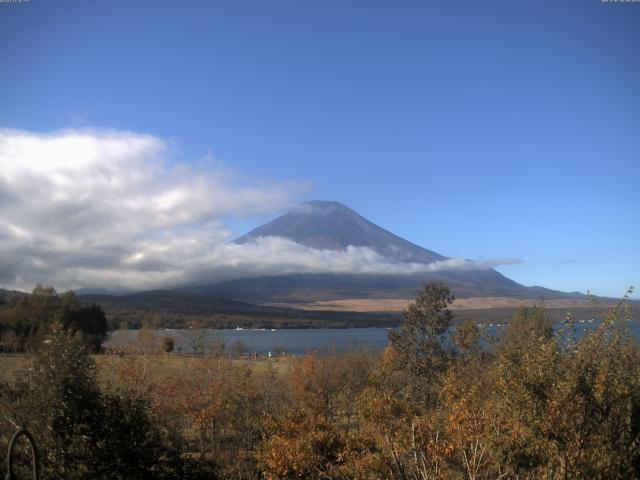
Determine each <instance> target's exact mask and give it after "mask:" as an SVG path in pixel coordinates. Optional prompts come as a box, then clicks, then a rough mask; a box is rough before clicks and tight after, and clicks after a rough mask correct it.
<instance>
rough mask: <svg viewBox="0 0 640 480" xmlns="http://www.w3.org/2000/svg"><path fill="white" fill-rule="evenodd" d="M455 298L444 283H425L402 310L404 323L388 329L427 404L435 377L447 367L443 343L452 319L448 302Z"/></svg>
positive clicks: (390, 337) (428, 403)
mask: <svg viewBox="0 0 640 480" xmlns="http://www.w3.org/2000/svg"><path fill="white" fill-rule="evenodd" d="M454 299H455V297H454V296H453V295H452V294H451V292H450V290H449V287H447V286H446V285H445V284H443V283H440V282H432V283H427V284H426V285H425V286H424V289H423V291H422V292H421V293H420V295H418V297H417V298H416V300H415V301H414V302H413V303H411V304H410V305H409V306H408V307H407V309H406V310H405V311H403V312H402V315H403V317H404V323H403V324H402V326H401V327H400V329H399V330H397V331H392V332H390V333H389V341H390V342H391V345H392V347H393V348H394V350H396V352H397V353H398V360H399V361H400V363H401V365H402V367H403V368H405V369H407V370H408V371H409V372H410V373H411V375H413V376H414V378H415V381H416V387H418V391H419V390H422V392H421V396H422V397H423V399H424V400H426V401H427V407H428V406H429V405H430V403H432V402H433V400H434V398H433V391H434V387H435V385H433V384H434V381H435V380H436V379H437V378H438V377H439V376H440V375H441V374H442V372H443V371H444V370H445V369H446V351H445V348H444V346H443V345H444V340H445V338H444V337H445V333H446V332H447V329H448V328H449V327H450V326H451V320H452V314H451V311H450V310H449V308H448V306H449V305H451V303H453V301H454Z"/></svg>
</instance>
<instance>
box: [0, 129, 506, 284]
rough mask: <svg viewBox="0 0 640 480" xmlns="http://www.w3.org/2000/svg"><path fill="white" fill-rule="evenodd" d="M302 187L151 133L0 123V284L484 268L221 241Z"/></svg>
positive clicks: (271, 240) (284, 243)
mask: <svg viewBox="0 0 640 480" xmlns="http://www.w3.org/2000/svg"><path fill="white" fill-rule="evenodd" d="M308 188H309V186H308V184H299V183H264V182H263V183H261V182H256V181H255V180H254V181H252V180H251V179H247V178H243V177H241V176H240V175H239V174H238V173H235V172H233V171H231V170H229V169H227V168H225V167H224V166H222V165H221V164H220V163H219V162H217V161H215V160H214V159H213V156H212V155H211V154H210V153H208V154H207V156H206V157H205V158H204V159H203V160H201V161H200V162H191V163H186V162H179V161H177V160H176V159H175V158H174V155H173V152H172V151H171V149H170V148H169V146H168V144H167V143H166V142H165V141H164V140H162V139H160V138H158V137H155V136H152V135H145V134H139V133H132V132H125V131H95V130H86V129H84V130H66V131H60V132H55V133H51V134H36V133H31V132H25V131H20V130H0V286H1V287H4V288H19V289H27V290H28V289H30V288H32V287H33V286H34V285H35V284H36V283H45V284H51V285H55V286H56V287H57V288H59V289H66V288H78V287H83V286H101V287H107V288H124V289H134V290H142V289H146V288H158V287H173V286H177V285H184V284H188V283H192V284H193V283H213V282H215V281H218V280H224V279H231V278H240V277H243V276H251V275H268V274H281V273H294V272H298V273H311V272H335V273H388V274H396V273H418V272H433V271H439V270H451V269H454V270H460V269H462V270H471V269H489V268H492V267H493V266H496V263H495V262H487V261H483V262H473V261H470V260H464V259H449V260H444V261H442V262H436V263H432V264H428V265H424V264H418V263H393V262H391V261H389V260H387V259H385V258H384V257H383V256H381V255H380V254H378V253H376V252H375V251H373V250H371V249H370V248H364V247H349V248H348V249H346V250H344V251H339V252H337V251H330V250H317V249H311V248H307V247H304V246H302V245H299V244H296V243H294V242H291V241H289V240H286V239H283V238H276V237H268V238H260V239H258V240H256V241H255V242H251V243H248V244H244V245H236V244H233V243H230V242H229V237H230V232H228V231H227V229H226V228H225V226H224V220H225V219H226V218H232V217H239V216H246V215H256V214H271V213H274V212H276V211H279V210H281V209H283V208H285V207H289V206H291V205H292V204H293V203H294V201H295V200H296V197H299V196H300V195H301V194H302V193H304V192H305V191H306V190H308ZM504 263H505V261H500V262H499V264H504ZM506 263H513V261H512V260H509V259H507V260H506Z"/></svg>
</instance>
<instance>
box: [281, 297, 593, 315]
mask: <svg viewBox="0 0 640 480" xmlns="http://www.w3.org/2000/svg"><path fill="white" fill-rule="evenodd" d="M412 301H413V299H412V298H398V299H397V298H348V299H342V300H320V301H317V302H311V303H296V304H282V303H281V304H278V306H285V307H295V308H300V309H303V310H332V311H348V312H401V311H402V310H404V309H405V308H407V306H408V305H409V303H411V302H412ZM521 305H544V306H545V307H547V308H587V307H591V306H592V304H591V302H590V301H589V300H586V299H585V300H580V299H554V300H540V299H534V298H506V297H470V298H459V299H456V301H455V302H454V303H453V305H452V306H451V309H452V310H468V309H492V308H517V307H520V306H521Z"/></svg>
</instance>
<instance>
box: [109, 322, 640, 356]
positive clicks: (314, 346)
mask: <svg viewBox="0 0 640 480" xmlns="http://www.w3.org/2000/svg"><path fill="white" fill-rule="evenodd" d="M599 323H600V322H599V321H597V320H595V321H592V322H589V321H584V323H580V322H577V323H576V334H577V336H578V337H581V336H582V335H584V333H585V332H586V331H588V330H590V329H593V328H595V327H596V326H597V325H598V324H599ZM559 327H560V325H557V328H559ZM629 327H630V329H631V332H632V333H633V335H634V336H635V337H636V339H639V340H640V324H639V323H638V322H636V321H633V322H629ZM504 328H505V325H503V324H495V325H494V324H491V325H487V326H484V327H482V330H483V331H484V332H486V333H488V334H490V335H494V336H495V335H499V334H500V332H501V331H504ZM138 333H139V330H121V331H117V332H113V333H112V334H111V335H110V337H109V339H108V340H107V341H106V342H105V346H106V347H114V348H117V347H119V346H122V345H125V344H127V343H129V342H132V341H135V339H136V337H137V336H138ZM154 334H155V335H157V336H158V337H172V338H173V339H174V341H175V350H176V351H177V352H182V353H193V345H194V344H196V345H202V347H203V348H204V350H205V351H207V350H209V349H210V347H211V345H213V344H214V343H216V342H219V341H220V340H222V341H224V344H225V348H226V349H233V348H234V344H236V343H238V342H242V344H244V345H245V346H246V347H247V350H248V351H249V352H252V353H253V352H257V353H259V354H261V355H267V354H268V353H269V352H271V353H272V354H273V355H275V354H276V353H277V352H282V351H284V352H287V353H288V354H292V355H303V354H306V353H309V352H312V351H330V350H333V349H335V350H337V351H345V350H354V349H365V350H373V351H381V350H383V349H384V347H385V346H386V345H387V336H388V334H389V329H387V328H318V329H280V330H269V329H267V330H251V329H246V330H173V329H167V330H155V331H154Z"/></svg>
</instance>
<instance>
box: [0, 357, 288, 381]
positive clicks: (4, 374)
mask: <svg viewBox="0 0 640 480" xmlns="http://www.w3.org/2000/svg"><path fill="white" fill-rule="evenodd" d="M92 357H93V359H94V360H95V361H96V365H97V366H98V375H99V376H100V378H101V379H102V380H103V381H104V380H107V381H108V380H113V376H114V372H117V371H118V370H119V369H120V367H121V366H123V365H124V364H125V363H126V362H129V361H131V360H132V359H136V360H140V361H144V362H146V363H147V364H148V365H149V366H150V367H152V369H153V370H154V371H155V372H162V373H163V375H171V374H184V375H188V374H189V372H191V371H193V370H194V369H195V367H196V366H198V365H199V364H200V363H202V362H203V361H206V359H207V357H206V356H184V355H176V354H157V355H124V356H118V355H93V356H92ZM32 359H33V357H32V356H31V355H24V354H23V355H13V354H11V355H6V354H4V355H0V380H9V379H11V378H15V377H16V376H19V375H22V372H23V371H25V370H26V369H27V368H28V367H29V365H30V363H31V360H32ZM288 360H289V357H284V358H280V357H272V358H262V359H260V360H248V359H234V360H232V363H233V364H234V365H247V366H251V367H253V368H255V369H257V370H263V369H267V368H275V369H276V370H278V371H282V372H284V371H286V370H287V369H289V368H290V362H289V361H288Z"/></svg>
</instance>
